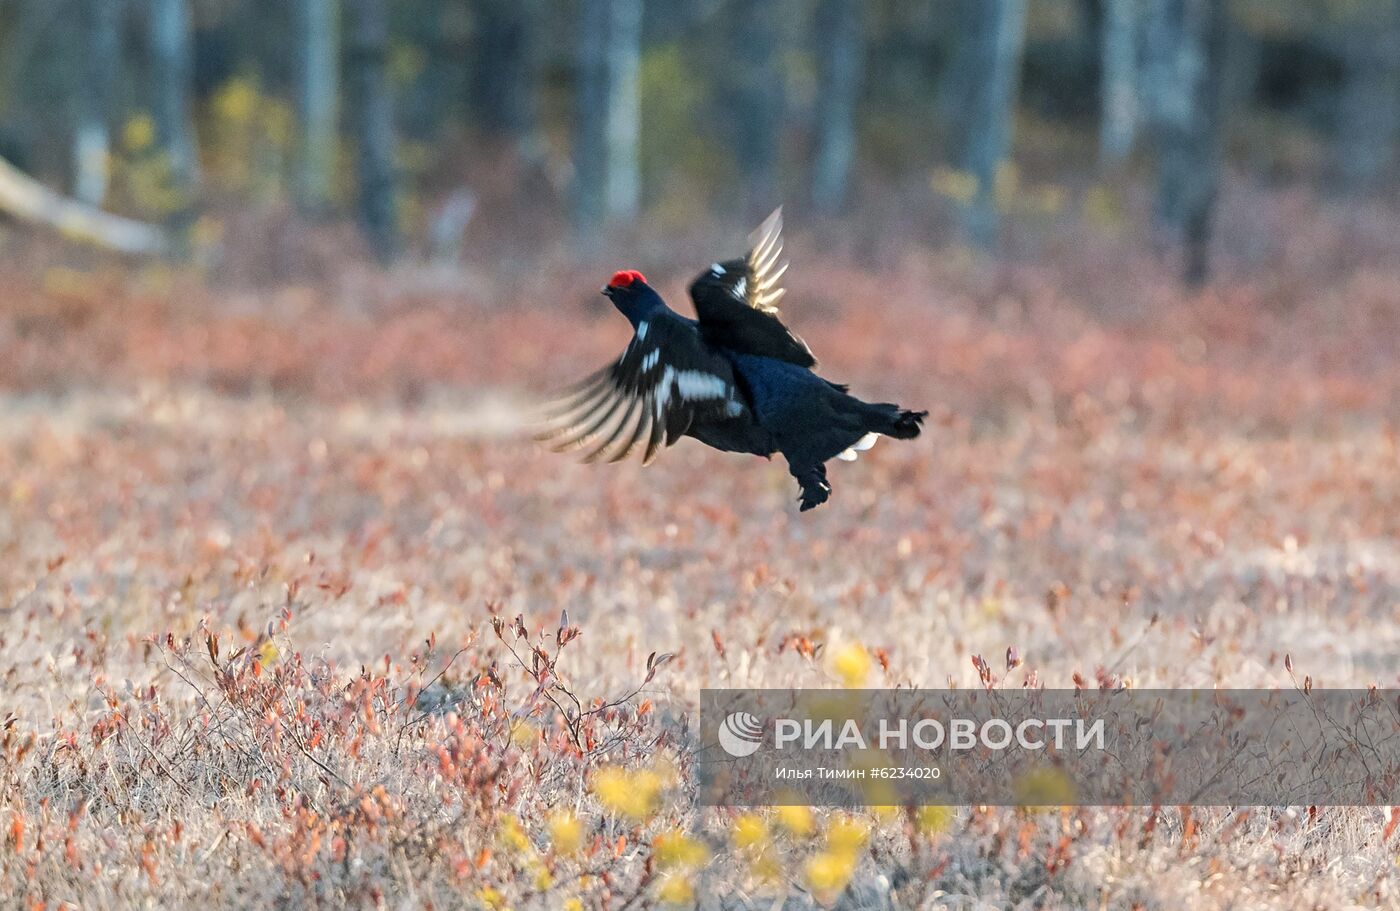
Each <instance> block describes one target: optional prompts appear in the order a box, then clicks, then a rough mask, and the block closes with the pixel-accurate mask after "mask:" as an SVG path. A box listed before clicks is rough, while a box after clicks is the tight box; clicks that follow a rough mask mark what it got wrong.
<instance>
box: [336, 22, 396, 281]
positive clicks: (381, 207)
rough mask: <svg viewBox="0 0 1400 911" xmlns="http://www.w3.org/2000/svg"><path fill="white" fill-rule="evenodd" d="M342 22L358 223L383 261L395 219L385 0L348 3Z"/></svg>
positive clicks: (392, 250) (390, 252)
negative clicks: (352, 124)
mask: <svg viewBox="0 0 1400 911" xmlns="http://www.w3.org/2000/svg"><path fill="white" fill-rule="evenodd" d="M345 18H346V22H345V26H346V27H345V36H346V43H347V45H348V47H347V50H348V54H347V67H346V74H345V75H346V81H347V83H348V86H349V89H350V95H351V99H352V104H353V115H354V134H355V144H356V149H357V161H358V164H359V167H358V173H359V190H360V193H359V195H360V200H359V202H360V205H359V208H360V223H361V225H362V226H363V227H364V230H365V234H366V236H368V238H369V241H370V245H371V246H372V247H373V248H374V253H375V255H376V256H378V257H379V259H380V260H381V261H382V262H387V261H389V260H391V259H392V258H393V257H394V255H395V254H396V253H397V252H398V246H399V220H398V202H397V200H396V198H395V193H396V190H397V179H396V174H395V165H394V149H395V135H394V108H393V99H392V96H391V95H390V93H389V76H388V72H387V67H388V53H389V19H388V10H387V9H386V7H385V0H348V2H347V4H346V8H345Z"/></svg>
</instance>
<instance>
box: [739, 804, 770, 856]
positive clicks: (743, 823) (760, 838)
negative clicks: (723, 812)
mask: <svg viewBox="0 0 1400 911" xmlns="http://www.w3.org/2000/svg"><path fill="white" fill-rule="evenodd" d="M730 836H731V837H732V838H733V840H734V846H735V847H736V848H753V847H761V846H763V845H766V844H767V843H768V826H766V825H765V824H764V822H763V818H762V817H761V816H759V815H758V814H757V813H745V814H744V815H742V816H740V817H739V818H738V819H736V820H734V826H733V828H732V830H731V832H730Z"/></svg>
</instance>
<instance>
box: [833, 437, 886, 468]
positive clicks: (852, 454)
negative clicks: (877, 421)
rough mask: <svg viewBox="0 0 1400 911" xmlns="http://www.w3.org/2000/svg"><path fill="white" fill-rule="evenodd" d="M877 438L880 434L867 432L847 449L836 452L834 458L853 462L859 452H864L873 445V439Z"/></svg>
mask: <svg viewBox="0 0 1400 911" xmlns="http://www.w3.org/2000/svg"><path fill="white" fill-rule="evenodd" d="M878 439H880V435H879V434H878V433H867V434H866V435H865V436H863V437H861V438H860V439H858V440H856V441H855V442H854V443H852V444H851V447H850V448H849V449H846V450H844V451H842V452H840V453H838V454H837V456H836V458H838V459H840V460H841V461H843V462H854V461H855V460H856V458H857V457H858V456H859V455H860V453H862V452H865V451H866V450H868V449H869V448H870V447H872V446H874V445H875V441H876V440H878Z"/></svg>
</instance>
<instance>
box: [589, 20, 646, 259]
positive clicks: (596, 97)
mask: <svg viewBox="0 0 1400 911" xmlns="http://www.w3.org/2000/svg"><path fill="white" fill-rule="evenodd" d="M579 16H580V17H579V23H578V26H579V27H578V79H577V87H578V90H577V98H576V109H575V126H574V148H573V160H574V188H573V189H574V216H575V227H576V229H577V232H578V239H579V240H580V241H581V242H583V243H585V244H594V243H596V242H597V240H598V234H597V230H598V229H599V228H601V227H602V226H603V225H604V224H607V223H609V222H620V221H626V220H628V219H630V218H632V217H633V216H634V215H635V214H636V212H637V208H638V205H639V203H640V197H641V178H640V174H639V159H638V151H637V143H638V140H639V137H640V122H641V99H640V90H639V86H638V70H639V66H640V58H641V18H642V3H641V0H583V2H582V3H581V5H580V10H579Z"/></svg>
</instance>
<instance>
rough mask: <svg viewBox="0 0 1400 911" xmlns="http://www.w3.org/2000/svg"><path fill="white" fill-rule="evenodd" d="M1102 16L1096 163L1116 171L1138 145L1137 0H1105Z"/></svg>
mask: <svg viewBox="0 0 1400 911" xmlns="http://www.w3.org/2000/svg"><path fill="white" fill-rule="evenodd" d="M1103 16H1104V19H1103V36H1102V39H1101V47H1100V51H1101V54H1102V58H1101V60H1100V67H1101V73H1102V75H1101V82H1100V86H1101V89H1100V93H1101V96H1102V97H1101V104H1102V110H1101V112H1100V120H1099V159H1100V161H1101V162H1102V163H1103V164H1104V165H1105V166H1107V167H1109V168H1116V167H1118V166H1120V165H1122V164H1123V162H1125V161H1126V160H1127V159H1128V156H1130V155H1131V154H1132V152H1133V145H1134V144H1135V143H1136V142H1137V129H1138V73H1137V71H1138V48H1137V45H1138V0H1104V10H1103Z"/></svg>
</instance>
